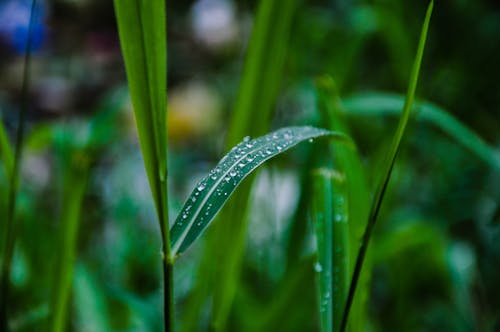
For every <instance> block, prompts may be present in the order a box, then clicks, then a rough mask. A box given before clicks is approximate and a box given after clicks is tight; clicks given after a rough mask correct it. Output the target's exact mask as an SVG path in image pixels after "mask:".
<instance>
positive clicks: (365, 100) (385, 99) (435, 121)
mask: <svg viewBox="0 0 500 332" xmlns="http://www.w3.org/2000/svg"><path fill="white" fill-rule="evenodd" d="M403 104H404V97H403V96H400V95H397V94H389V93H366V94H359V95H354V96H352V97H350V98H346V99H344V100H343V101H342V106H343V110H345V112H346V113H347V114H353V115H366V116H374V115H400V114H401V108H402V106H403ZM414 108H415V111H416V113H415V115H416V119H417V120H421V121H425V122H428V123H430V124H432V125H433V126H436V127H437V128H439V129H440V130H442V131H443V132H444V133H445V134H447V135H448V136H450V137H451V138H452V139H454V140H455V141H456V142H457V143H458V144H460V145H461V146H463V147H464V148H466V149H467V150H469V151H470V152H471V153H473V154H475V155H476V156H477V157H478V158H480V159H482V160H483V161H484V162H486V163H487V164H489V165H490V166H491V167H493V168H495V169H497V170H500V154H499V153H498V152H497V151H496V150H495V149H494V148H493V147H491V146H489V145H488V144H487V143H486V142H485V141H484V140H483V139H482V138H481V137H480V136H479V135H477V134H476V133H475V132H473V131H472V130H470V129H469V128H467V127H466V126H465V125H464V124H462V123H461V122H460V121H458V120H457V119H456V118H454V117H453V116H452V115H451V114H450V113H448V112H446V111H445V110H444V109H442V108H440V107H439V106H437V105H435V104H432V103H429V102H422V103H416V105H415V107H414Z"/></svg>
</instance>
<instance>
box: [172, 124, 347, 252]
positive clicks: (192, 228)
mask: <svg viewBox="0 0 500 332" xmlns="http://www.w3.org/2000/svg"><path fill="white" fill-rule="evenodd" d="M321 136H333V137H335V138H338V139H343V140H346V139H347V137H346V136H345V135H343V134H341V133H336V132H331V131H328V130H325V129H318V128H314V127H308V126H305V127H288V128H283V129H280V130H277V131H275V132H273V133H270V134H268V135H265V136H262V137H259V138H256V139H254V140H250V138H249V137H247V138H245V139H244V140H243V142H241V143H239V144H238V145H236V146H235V147H233V148H232V150H231V151H230V152H229V153H228V154H227V155H226V156H225V157H224V158H222V160H221V161H220V162H219V164H218V165H217V166H216V167H215V168H214V169H213V170H211V171H210V173H209V174H208V175H207V176H206V177H205V178H203V180H201V181H200V182H199V183H198V185H197V186H196V188H195V189H194V190H193V192H192V193H191V195H190V196H189V198H188V199H187V201H186V203H185V204H184V207H183V208H182V210H181V212H180V213H179V215H178V216H177V219H176V221H175V224H174V225H173V226H172V228H171V230H170V238H171V241H172V242H171V243H172V250H171V253H172V256H173V257H174V256H176V255H178V254H180V253H182V252H183V251H185V250H186V249H187V248H188V247H189V245H190V244H191V243H193V241H194V240H195V239H196V238H197V237H198V236H199V235H200V234H201V233H202V232H203V231H204V230H205V229H206V227H207V226H208V224H209V223H210V221H211V220H212V219H213V218H214V217H215V215H216V214H217V212H218V211H219V210H220V209H221V208H222V206H223V205H224V204H225V203H226V201H227V200H228V198H229V196H230V195H231V194H232V193H233V191H234V190H235V189H236V187H237V186H238V185H239V184H240V183H241V181H242V180H243V179H244V178H245V177H246V176H247V175H248V174H250V173H251V172H252V171H253V170H255V169H256V168H257V167H258V166H260V165H261V164H262V163H264V162H265V161H266V160H269V159H271V158H272V157H274V156H277V155H278V154H280V153H283V152H285V151H287V150H288V149H290V148H291V147H293V146H295V145H297V144H298V143H300V142H303V141H306V140H312V139H314V138H318V137H321Z"/></svg>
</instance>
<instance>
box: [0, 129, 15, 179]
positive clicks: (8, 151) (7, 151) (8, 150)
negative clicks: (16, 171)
mask: <svg viewBox="0 0 500 332" xmlns="http://www.w3.org/2000/svg"><path fill="white" fill-rule="evenodd" d="M0 158H1V159H2V163H3V167H4V169H5V175H6V177H7V179H10V178H11V176H12V168H13V167H14V151H13V150H12V147H11V145H10V142H9V138H8V137H7V132H6V130H5V127H4V125H3V122H2V121H0Z"/></svg>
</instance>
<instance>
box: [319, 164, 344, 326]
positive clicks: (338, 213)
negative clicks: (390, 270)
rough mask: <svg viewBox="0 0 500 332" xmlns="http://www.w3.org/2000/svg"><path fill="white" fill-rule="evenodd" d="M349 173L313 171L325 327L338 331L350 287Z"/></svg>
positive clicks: (326, 170)
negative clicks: (345, 187) (346, 184)
mask: <svg viewBox="0 0 500 332" xmlns="http://www.w3.org/2000/svg"><path fill="white" fill-rule="evenodd" d="M344 186H345V175H343V174H341V173H338V172H335V171H333V170H330V169H326V168H320V169H316V170H315V171H314V172H313V199H312V204H311V218H312V221H313V223H314V226H315V227H314V228H315V233H316V243H317V250H318V261H317V262H316V264H315V270H316V272H317V274H318V301H319V308H320V322H321V331H323V332H327V331H330V332H331V331H338V328H339V326H340V322H341V319H342V314H343V308H344V303H345V299H346V295H347V289H348V275H349V268H348V257H349V238H348V236H349V232H348V217H349V215H348V209H347V195H346V193H345V190H344Z"/></svg>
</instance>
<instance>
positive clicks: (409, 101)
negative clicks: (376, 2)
mask: <svg viewBox="0 0 500 332" xmlns="http://www.w3.org/2000/svg"><path fill="white" fill-rule="evenodd" d="M433 6H434V1H433V0H431V2H430V3H429V6H428V8H427V13H426V16H425V20H424V24H423V26H422V32H421V34H420V40H419V44H418V49H417V55H416V58H415V62H414V64H413V68H412V72H411V75H410V84H409V87H408V92H407V94H406V100H405V105H404V108H403V114H402V116H401V118H400V121H399V124H398V128H397V129H396V134H395V136H394V139H393V141H392V144H391V147H390V150H389V154H388V155H387V159H386V162H385V164H384V170H383V172H382V177H381V180H380V182H379V184H378V186H377V190H376V191H375V195H374V198H373V203H372V205H371V209H370V214H369V217H368V223H367V225H366V229H365V232H364V234H363V238H362V240H361V246H360V249H359V254H358V256H357V258H356V264H355V266H354V272H353V276H352V279H351V285H350V288H349V293H348V296H347V301H346V305H345V310H344V315H343V318H342V324H341V327H340V331H342V332H343V331H345V329H346V327H347V321H348V319H349V311H350V309H351V305H352V302H353V299H354V294H355V292H356V286H357V283H358V280H359V276H360V274H361V268H362V266H363V261H364V258H365V255H366V251H367V249H368V244H369V242H370V238H371V234H372V232H373V228H374V226H375V223H376V221H377V218H378V214H379V211H380V207H381V205H382V200H383V198H384V194H385V191H386V189H387V185H388V183H389V179H390V175H391V173H392V168H393V166H394V162H395V160H396V157H397V155H398V151H399V148H400V146H401V141H402V138H403V135H404V132H405V129H406V126H407V124H408V120H409V118H410V112H411V108H412V106H413V100H414V98H415V90H416V88H417V82H418V76H419V73H420V65H421V63H422V58H423V54H424V49H425V42H426V39H427V31H428V29H429V22H430V18H431V14H432V9H433Z"/></svg>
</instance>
